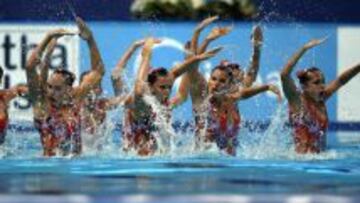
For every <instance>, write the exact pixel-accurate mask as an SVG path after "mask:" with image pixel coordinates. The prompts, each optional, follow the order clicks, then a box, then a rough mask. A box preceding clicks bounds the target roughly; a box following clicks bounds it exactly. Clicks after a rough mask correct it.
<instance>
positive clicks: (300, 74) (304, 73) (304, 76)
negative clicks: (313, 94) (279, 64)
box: [296, 67, 322, 85]
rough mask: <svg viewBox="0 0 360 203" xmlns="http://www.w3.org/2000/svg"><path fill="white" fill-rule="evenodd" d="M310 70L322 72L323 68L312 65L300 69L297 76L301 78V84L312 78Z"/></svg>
mask: <svg viewBox="0 0 360 203" xmlns="http://www.w3.org/2000/svg"><path fill="white" fill-rule="evenodd" d="M309 72H312V73H315V72H318V73H321V74H322V72H321V70H320V69H319V68H317V67H311V68H307V69H304V70H299V71H298V72H297V73H296V76H297V78H298V79H299V82H300V84H302V85H304V84H306V83H307V82H308V81H309V80H310V79H311V78H310V76H309V74H308V73H309Z"/></svg>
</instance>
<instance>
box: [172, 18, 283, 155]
mask: <svg viewBox="0 0 360 203" xmlns="http://www.w3.org/2000/svg"><path fill="white" fill-rule="evenodd" d="M216 19H217V18H215V17H213V18H209V19H206V20H204V21H203V22H202V23H200V25H199V26H198V27H200V28H202V29H203V28H204V26H206V25H208V24H210V23H211V22H213V21H214V20H216ZM198 27H197V28H196V29H195V33H194V35H193V38H192V42H191V46H190V51H189V53H199V54H201V53H202V51H204V50H205V49H206V46H207V45H208V44H209V42H208V39H216V38H218V37H220V36H223V35H226V34H227V33H228V32H229V31H230V30H231V29H230V28H229V27H225V28H215V29H213V31H212V32H211V33H210V34H209V35H208V37H206V38H205V41H204V42H203V43H202V44H201V45H200V48H198V45H197V42H198V39H197V38H198V36H199V33H198V32H199V28H198ZM200 30H201V29H200ZM213 36H216V37H215V38H214V37H213ZM253 42H254V54H253V58H252V65H251V67H250V68H249V71H248V73H247V74H246V76H244V74H240V68H239V67H238V66H237V67H233V66H235V65H236V64H229V63H228V62H226V63H224V62H223V63H221V64H220V65H219V66H217V67H215V68H214V69H213V70H212V73H211V77H210V79H209V81H208V82H207V81H206V79H205V78H204V77H203V76H202V75H201V73H200V72H199V71H198V68H194V69H192V71H189V72H188V73H187V74H186V75H185V76H184V77H183V79H182V81H181V84H180V87H179V91H178V94H177V98H182V99H178V100H177V101H179V100H180V101H181V100H184V98H186V95H187V91H189V93H190V95H191V99H192V104H193V114H194V118H195V136H196V147H200V145H202V144H204V142H205V143H211V142H215V143H216V144H217V146H218V147H219V148H220V149H221V150H224V151H225V152H226V153H228V154H231V155H235V153H236V151H235V149H236V146H237V142H238V141H237V134H238V131H239V128H240V114H239V111H238V107H237V102H238V101H239V100H242V99H247V98H250V97H252V96H254V95H257V94H259V93H262V92H265V91H268V90H269V91H272V92H274V93H275V94H277V95H278V96H279V95H280V92H279V90H278V89H277V87H275V86H273V85H262V86H257V87H253V88H249V87H250V86H251V85H252V83H253V82H254V81H255V79H256V75H257V72H258V67H259V57H260V45H261V42H262V32H261V30H260V28H258V27H257V28H255V29H254V33H253ZM235 68H237V69H235ZM236 71H237V72H236ZM236 73H237V74H236ZM234 74H235V77H234ZM189 81H192V82H191V83H190V82H189ZM239 83H243V84H244V83H245V84H244V85H243V86H244V88H239V87H238V86H239ZM279 97H280V96H279ZM205 126H207V127H205Z"/></svg>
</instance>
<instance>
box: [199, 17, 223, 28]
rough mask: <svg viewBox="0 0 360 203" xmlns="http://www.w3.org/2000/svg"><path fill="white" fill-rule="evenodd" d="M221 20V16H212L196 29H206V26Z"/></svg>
mask: <svg viewBox="0 0 360 203" xmlns="http://www.w3.org/2000/svg"><path fill="white" fill-rule="evenodd" d="M218 19H219V16H212V17H209V18H206V19H205V20H203V21H201V23H200V24H199V25H198V26H197V27H196V28H197V29H198V30H202V29H204V28H205V27H206V26H208V25H210V24H211V23H212V22H214V21H216V20H218Z"/></svg>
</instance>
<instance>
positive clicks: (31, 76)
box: [25, 29, 74, 102]
mask: <svg viewBox="0 0 360 203" xmlns="http://www.w3.org/2000/svg"><path fill="white" fill-rule="evenodd" d="M64 35H74V33H72V32H69V31H67V30H64V29H58V30H53V31H50V32H48V33H47V34H46V36H45V38H44V39H43V40H42V41H41V42H40V44H39V45H38V46H37V47H36V48H35V49H34V51H32V53H31V55H30V58H29V59H28V60H27V61H26V69H25V70H26V79H27V85H28V87H29V91H30V92H29V96H30V100H32V101H33V102H34V99H35V98H37V97H38V96H39V95H38V94H39V92H41V91H42V90H41V86H40V84H41V81H40V79H41V78H40V77H41V76H40V75H38V73H37V71H36V67H37V66H38V65H39V64H40V63H41V58H42V55H43V52H44V51H45V49H46V48H47V47H48V45H49V43H50V42H51V41H52V40H56V39H58V38H59V37H62V36H64Z"/></svg>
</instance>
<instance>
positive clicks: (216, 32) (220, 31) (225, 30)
mask: <svg viewBox="0 0 360 203" xmlns="http://www.w3.org/2000/svg"><path fill="white" fill-rule="evenodd" d="M232 29H233V28H232V27H231V26H227V27H215V28H213V29H212V30H211V32H210V34H209V35H208V36H206V38H205V40H204V41H203V42H202V43H201V45H200V48H199V49H198V50H197V52H196V53H198V54H201V53H204V52H205V51H206V49H207V47H208V46H209V44H210V43H211V42H213V41H214V40H216V39H218V38H220V37H222V36H225V35H227V34H229V33H230V32H231V30H232Z"/></svg>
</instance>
